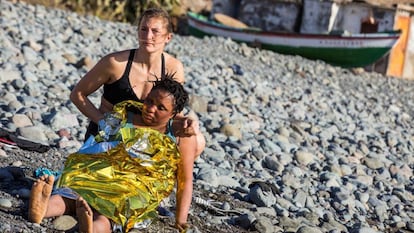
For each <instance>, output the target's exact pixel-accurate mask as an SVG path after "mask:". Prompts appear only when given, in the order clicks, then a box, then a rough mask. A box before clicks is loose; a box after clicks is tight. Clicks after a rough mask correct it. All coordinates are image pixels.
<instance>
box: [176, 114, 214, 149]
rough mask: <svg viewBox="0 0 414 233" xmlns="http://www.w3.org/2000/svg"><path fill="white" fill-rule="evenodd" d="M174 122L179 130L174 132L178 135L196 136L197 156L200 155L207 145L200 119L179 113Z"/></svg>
mask: <svg viewBox="0 0 414 233" xmlns="http://www.w3.org/2000/svg"><path fill="white" fill-rule="evenodd" d="M174 122H175V123H176V124H177V127H176V128H178V130H177V131H176V132H174V134H175V135H176V136H178V137H191V136H196V142H195V143H196V153H195V155H196V157H198V156H200V154H201V153H202V152H203V150H204V148H205V147H206V139H205V137H204V135H203V134H202V133H201V131H200V126H199V124H200V123H199V121H198V120H194V119H193V118H191V117H187V116H184V115H182V114H181V113H180V114H177V115H176V116H175V117H174Z"/></svg>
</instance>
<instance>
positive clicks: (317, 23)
mask: <svg viewBox="0 0 414 233" xmlns="http://www.w3.org/2000/svg"><path fill="white" fill-rule="evenodd" d="M335 6H336V4H334V3H333V2H327V1H325V2H322V1H319V0H304V1H303V13H302V20H301V25H300V32H301V33H308V34H327V33H329V32H330V31H331V30H332V21H334V19H335V16H336V14H337V9H338V8H337V7H335ZM331 16H332V17H331ZM331 18H332V19H333V20H332V19H331Z"/></svg>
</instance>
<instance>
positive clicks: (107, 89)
mask: <svg viewBox="0 0 414 233" xmlns="http://www.w3.org/2000/svg"><path fill="white" fill-rule="evenodd" d="M135 51H136V49H131V51H130V52H129V57H128V63H127V65H126V67H125V71H124V73H123V74H122V76H121V78H120V79H118V80H116V81H115V82H113V83H110V84H104V86H103V97H104V98H105V99H106V100H107V101H108V102H109V103H111V104H112V105H115V104H117V103H120V102H122V101H124V100H135V101H139V102H142V101H143V100H141V99H139V98H138V97H137V96H136V95H135V92H134V90H133V88H132V87H131V83H130V82H129V73H130V71H131V66H132V63H133V62H134V56H135ZM161 75H162V76H165V60H164V54H161ZM96 134H98V125H97V124H95V123H94V122H92V121H91V122H90V123H89V126H88V128H87V129H86V134H85V140H87V139H88V138H89V137H90V136H91V135H96Z"/></svg>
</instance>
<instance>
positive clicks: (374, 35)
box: [188, 12, 401, 40]
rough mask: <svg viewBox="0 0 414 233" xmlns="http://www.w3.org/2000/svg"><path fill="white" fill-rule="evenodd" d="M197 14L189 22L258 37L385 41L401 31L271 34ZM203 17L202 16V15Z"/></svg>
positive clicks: (191, 13) (396, 35)
mask: <svg viewBox="0 0 414 233" xmlns="http://www.w3.org/2000/svg"><path fill="white" fill-rule="evenodd" d="M197 15H200V14H197V13H193V12H189V13H188V16H189V20H192V21H193V22H194V23H196V24H197V23H198V24H202V25H204V26H206V27H210V28H216V29H221V30H227V31H231V32H234V33H246V34H253V35H257V36H266V37H286V38H298V37H300V38H303V39H306V38H308V39H325V40H326V39H343V40H361V39H370V40H383V39H395V40H398V39H399V37H400V35H401V31H400V30H395V31H390V32H378V33H357V34H350V35H346V34H338V35H336V34H309V33H297V32H269V31H261V30H256V29H254V28H252V29H249V28H247V29H241V28H234V27H230V26H226V25H223V24H220V23H216V22H214V21H211V20H208V19H205V20H204V19H200V18H198V17H197ZM200 16H201V15H200Z"/></svg>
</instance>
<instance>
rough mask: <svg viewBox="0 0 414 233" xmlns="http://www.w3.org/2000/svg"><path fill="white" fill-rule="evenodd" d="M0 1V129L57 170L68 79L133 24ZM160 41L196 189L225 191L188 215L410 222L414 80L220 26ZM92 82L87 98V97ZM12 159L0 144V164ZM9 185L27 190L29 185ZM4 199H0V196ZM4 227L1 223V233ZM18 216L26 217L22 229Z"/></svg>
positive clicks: (290, 221) (362, 224)
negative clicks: (179, 85) (223, 32)
mask: <svg viewBox="0 0 414 233" xmlns="http://www.w3.org/2000/svg"><path fill="white" fill-rule="evenodd" d="M0 12H1V17H0V85H1V86H0V127H1V128H3V129H7V130H8V131H10V132H14V133H16V134H17V135H20V136H22V137H24V138H27V139H30V140H32V141H35V142H39V143H42V144H44V145H48V146H50V147H51V148H53V150H52V151H53V153H55V154H54V155H56V154H57V155H58V156H55V159H56V160H55V161H52V162H51V161H43V166H44V167H49V168H51V169H56V168H57V167H58V166H61V165H62V164H63V162H64V158H65V156H66V155H68V154H70V153H73V152H76V151H77V149H79V147H80V146H81V145H82V142H83V135H84V133H85V131H86V126H87V124H88V119H87V118H86V117H84V116H83V115H82V114H81V113H80V112H79V111H78V110H77V108H76V107H75V106H74V105H73V104H72V103H71V101H70V100H69V94H70V91H71V89H72V88H73V86H74V85H75V84H76V83H77V82H78V81H79V80H80V78H81V77H82V76H83V75H84V74H85V73H86V72H87V71H88V70H89V69H90V68H91V67H92V66H93V65H94V64H95V62H97V61H98V60H99V58H101V57H102V56H104V55H105V54H107V53H110V52H114V51H118V50H123V49H131V48H134V47H136V46H137V35H136V28H135V26H133V25H129V24H124V23H115V22H107V21H102V20H99V19H98V18H96V17H93V16H80V15H77V14H75V13H72V12H67V11H63V10H56V9H50V8H45V7H43V6H33V5H28V4H25V3H22V2H18V3H11V2H9V1H5V0H2V1H1V2H0ZM167 52H169V53H171V54H173V55H174V56H176V57H177V58H178V59H180V60H181V61H182V62H183V63H184V66H185V73H186V83H185V88H186V90H187V91H188V92H189V93H190V98H191V100H190V105H189V106H188V107H187V108H186V114H188V115H190V116H193V117H197V118H198V119H199V121H200V128H201V130H202V132H203V134H204V135H205V137H206V141H207V146H206V149H205V150H204V152H203V154H202V155H201V156H200V157H199V158H198V159H197V161H196V163H195V167H194V184H195V190H197V192H198V191H203V192H206V193H211V194H215V195H216V196H219V194H220V193H226V194H227V195H231V196H232V197H233V198H232V199H230V200H226V201H223V202H222V203H221V204H222V205H221V206H219V208H220V210H222V211H223V212H222V214H221V215H215V214H211V212H208V211H204V212H201V213H193V214H198V215H200V216H199V217H202V219H203V221H205V223H206V224H208V225H235V226H237V227H239V228H240V229H245V230H246V231H248V230H252V231H256V232H301V233H302V232H307V233H309V232H315V233H318V232H331V233H339V232H356V233H371V232H413V231H414V176H413V169H414V156H413V153H414V128H413V125H414V124H413V123H414V122H413V116H414V101H413V100H414V82H413V81H410V80H403V79H398V78H393V77H386V76H384V75H381V74H377V73H369V72H364V71H361V70H360V69H343V68H340V67H334V66H331V65H328V64H326V63H324V62H321V61H311V60H307V59H304V58H302V57H299V56H288V55H281V54H278V53H274V52H271V51H265V50H260V49H257V48H251V47H248V46H247V45H245V44H238V43H235V42H234V41H232V40H230V39H226V38H218V37H206V38H203V39H199V38H195V37H192V36H186V35H174V38H173V40H172V41H171V42H170V43H169V44H168V46H167ZM100 91H101V90H99V91H98V93H96V94H93V95H92V96H91V97H90V98H91V100H92V102H93V103H95V104H96V105H98V104H99V102H100ZM48 153H51V152H48ZM11 156H13V151H12V150H10V149H7V148H1V147H0V161H1V160H2V158H10V157H11ZM52 157H53V156H52ZM1 165H2V167H3V168H0V182H3V183H4V182H13V180H14V178H13V177H15V175H13V174H12V172H11V171H10V169H6V168H4V167H5V166H6V165H10V164H4V163H1ZM13 166H17V167H19V166H20V167H24V166H30V164H25V163H24V162H20V163H19V161H16V163H15V164H13ZM0 191H1V190H0ZM197 192H195V195H197ZM12 196H15V197H16V196H17V197H19V198H22V199H27V198H28V196H29V190H28V189H20V190H17V191H16V193H14V194H13V195H12ZM12 200H14V199H12V197H11V196H10V195H6V196H5V197H2V198H0V207H1V208H10V207H11V206H12V205H13V201H12ZM237 203H238V204H237ZM240 203H245V205H243V204H240ZM196 204H197V202H196V201H193V205H196ZM204 204H205V203H204ZM167 206H168V204H167ZM171 208H173V207H172V205H171ZM230 212H231V213H233V214H231V215H230V214H225V213H230ZM0 216H2V215H0ZM3 217H4V216H3ZM0 218H2V217H0ZM3 220H5V219H3ZM5 221H6V220H5ZM71 221H73V219H69V220H67V221H64V220H63V225H64V224H69V225H70V224H71V223H72V222H71ZM12 227H15V226H13V225H11V224H10V223H7V222H3V223H2V224H0V232H8V231H7V230H8V229H9V230H10V229H11V228H12ZM25 227H29V229H32V228H30V227H33V226H31V225H25V226H21V231H19V232H29V231H28V230H27V229H26V230H25ZM37 227H38V228H37V229H43V230H40V231H39V232H46V231H47V230H45V228H42V227H41V226H37ZM195 231H196V232H197V230H195ZM198 231H199V232H203V229H198Z"/></svg>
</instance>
